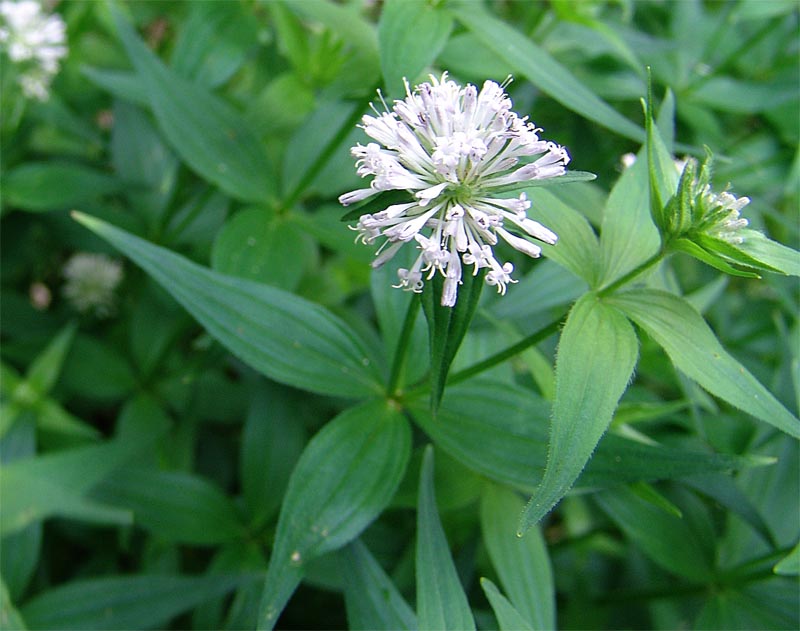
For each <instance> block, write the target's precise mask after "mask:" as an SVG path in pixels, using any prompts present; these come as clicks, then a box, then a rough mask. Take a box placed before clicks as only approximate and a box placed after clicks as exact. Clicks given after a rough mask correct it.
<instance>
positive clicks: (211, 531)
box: [93, 467, 244, 545]
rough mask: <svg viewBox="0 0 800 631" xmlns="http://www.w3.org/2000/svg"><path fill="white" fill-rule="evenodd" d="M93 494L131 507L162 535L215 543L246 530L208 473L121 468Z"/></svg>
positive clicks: (141, 521) (139, 519)
mask: <svg viewBox="0 0 800 631" xmlns="http://www.w3.org/2000/svg"><path fill="white" fill-rule="evenodd" d="M93 496H95V497H97V498H99V499H100V500H102V501H103V502H104V503H107V504H109V505H111V506H118V507H119V508H120V509H125V510H128V511H131V512H132V513H133V519H134V523H135V524H136V525H138V526H141V527H143V528H145V529H147V530H149V531H150V532H151V533H153V534H154V535H156V536H157V537H158V538H159V539H162V540H164V541H174V542H177V543H186V544H192V545H214V544H219V543H223V542H225V541H230V540H233V539H237V538H240V537H243V536H244V526H243V524H242V523H241V521H240V520H239V517H238V514H237V511H236V507H235V505H234V504H233V502H232V501H231V500H230V499H229V498H228V497H227V496H226V495H225V494H224V493H222V491H220V490H219V489H218V488H216V487H215V486H213V485H212V484H211V483H210V482H208V481H207V480H205V479H204V478H200V477H197V476H193V475H191V474H188V473H183V472H180V471H156V470H151V469H143V468H141V467H136V468H128V469H123V470H121V471H118V472H117V473H116V474H115V475H114V476H113V477H111V478H108V479H107V480H105V481H104V482H103V483H101V484H100V485H99V487H98V488H97V490H96V491H95V492H94V493H93Z"/></svg>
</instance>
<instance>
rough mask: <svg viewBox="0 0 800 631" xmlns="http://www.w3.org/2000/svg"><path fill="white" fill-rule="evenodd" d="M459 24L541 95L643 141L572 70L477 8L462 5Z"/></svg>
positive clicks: (640, 132) (638, 130)
mask: <svg viewBox="0 0 800 631" xmlns="http://www.w3.org/2000/svg"><path fill="white" fill-rule="evenodd" d="M455 15H456V17H457V18H458V20H459V21H460V22H461V23H462V24H464V25H465V26H466V27H467V28H468V29H470V30H471V31H472V32H473V33H475V35H477V36H478V38H479V39H480V40H481V41H482V42H483V43H484V44H486V46H487V47H488V48H490V49H492V50H493V51H494V52H495V53H497V54H498V55H499V56H500V57H502V58H503V59H504V60H505V61H506V62H507V63H508V64H509V67H510V68H511V69H512V70H515V71H517V72H520V73H522V74H523V75H524V76H525V77H526V78H527V79H528V80H529V81H530V82H531V83H533V84H534V85H535V86H536V87H538V88H539V89H540V90H542V92H544V93H545V94H548V95H549V96H551V97H552V98H554V99H555V100H556V101H558V102H559V103H561V104H562V105H563V106H564V107H567V108H569V109H571V110H572V111H573V112H577V113H578V114H580V115H581V116H585V117H586V118H588V119H589V120H592V121H594V122H596V123H598V124H600V125H602V126H603V127H606V128H608V129H610V130H612V131H615V132H617V133H618V134H621V135H623V136H625V137H626V138H631V139H633V140H638V141H642V140H644V130H643V129H642V128H641V127H639V126H638V125H636V124H634V123H632V122H631V121H629V120H628V119H627V118H625V117H624V116H622V114H620V113H619V112H617V111H616V110H614V109H613V108H612V107H611V106H610V105H608V104H607V103H606V102H605V101H602V100H600V99H599V98H598V97H597V96H595V94H594V93H593V92H592V91H591V90H590V89H588V88H587V87H586V86H584V85H583V84H582V83H581V82H580V81H578V79H576V78H575V77H574V76H573V75H572V73H570V71H569V70H567V69H566V68H565V67H564V66H562V65H561V64H560V63H559V62H557V61H556V60H555V59H553V58H552V57H551V56H550V55H549V54H548V53H547V52H545V51H544V50H543V49H541V48H539V47H538V46H537V45H536V44H534V43H533V41H531V40H530V39H529V38H527V37H525V36H524V35H523V34H522V33H520V32H519V31H517V30H516V29H514V28H513V27H511V26H509V25H508V24H506V23H504V22H502V21H501V20H498V19H497V18H495V17H493V16H492V15H491V14H489V13H488V12H487V11H483V10H479V9H476V8H475V5H474V4H471V3H467V4H462V5H459V6H458V8H457V9H456V10H455Z"/></svg>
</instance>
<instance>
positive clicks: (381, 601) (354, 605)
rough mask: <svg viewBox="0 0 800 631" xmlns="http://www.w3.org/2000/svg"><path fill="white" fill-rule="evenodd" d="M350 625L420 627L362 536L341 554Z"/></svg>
mask: <svg viewBox="0 0 800 631" xmlns="http://www.w3.org/2000/svg"><path fill="white" fill-rule="evenodd" d="M338 560H339V564H340V567H341V568H342V577H343V579H344V602H345V605H346V607H347V623H348V628H350V629H353V630H355V629H364V630H368V629H385V630H386V631H392V630H394V629H416V628H417V616H416V615H415V614H414V611H413V610H412V609H411V607H409V606H408V603H406V601H405V600H404V599H403V596H402V595H401V594H400V592H399V591H398V590H397V587H395V585H394V583H393V582H392V579H391V578H390V577H389V576H388V575H387V574H386V572H384V570H383V568H382V567H381V566H380V564H379V563H378V562H377V561H376V560H375V558H374V557H373V556H372V554H370V551H369V549H368V548H367V546H365V545H364V544H363V543H362V542H361V540H360V539H357V540H356V541H353V543H351V544H350V545H348V546H346V547H344V548H342V550H341V551H340V552H339V554H338Z"/></svg>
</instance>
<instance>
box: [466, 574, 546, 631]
mask: <svg viewBox="0 0 800 631" xmlns="http://www.w3.org/2000/svg"><path fill="white" fill-rule="evenodd" d="M481 587H482V588H483V592H484V593H485V594H486V598H488V599H489V604H490V605H491V606H492V611H494V615H495V617H496V618H497V623H498V624H499V625H500V631H530V630H531V629H533V627H531V625H530V623H528V621H527V620H525V618H523V617H522V615H520V613H519V611H517V609H515V608H514V605H512V604H511V603H510V602H509V601H508V599H507V598H506V597H505V596H503V594H501V593H500V591H499V590H498V589H497V586H496V585H495V584H494V583H492V581H490V580H489V579H488V578H482V579H481ZM548 628H552V627H548Z"/></svg>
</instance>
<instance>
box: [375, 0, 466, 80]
mask: <svg viewBox="0 0 800 631" xmlns="http://www.w3.org/2000/svg"><path fill="white" fill-rule="evenodd" d="M452 28H453V18H452V16H451V15H450V14H448V13H446V12H445V11H443V10H442V8H441V6H440V5H436V4H433V3H430V2H406V1H405V0H390V1H389V2H386V3H385V4H384V6H383V10H382V11H381V17H380V21H379V22H378V46H379V49H380V57H381V69H382V70H383V78H384V82H385V85H386V88H387V90H388V91H389V93H390V94H400V93H402V90H403V83H402V82H403V79H404V78H407V79H408V80H409V81H411V82H413V81H414V79H415V78H416V77H417V75H418V74H419V73H420V72H421V71H422V70H423V69H424V68H425V67H426V66H428V65H430V64H431V62H433V61H434V60H435V59H436V57H437V56H438V54H439V53H440V52H441V50H442V48H444V45H445V43H446V42H447V38H448V36H449V35H450V31H451V29H452Z"/></svg>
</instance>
